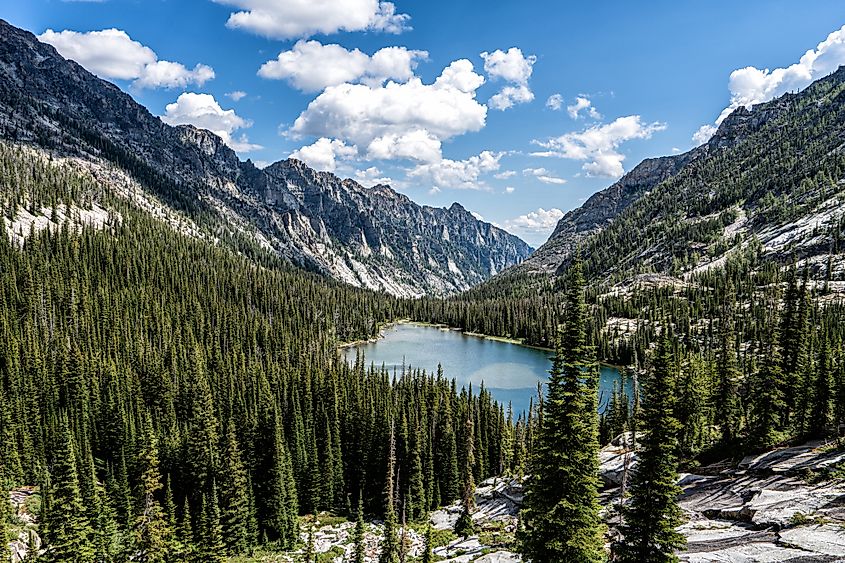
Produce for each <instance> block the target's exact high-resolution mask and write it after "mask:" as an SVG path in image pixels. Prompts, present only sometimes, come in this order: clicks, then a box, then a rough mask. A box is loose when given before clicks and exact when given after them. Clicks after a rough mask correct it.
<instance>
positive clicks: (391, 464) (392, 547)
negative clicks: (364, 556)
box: [379, 423, 399, 563]
mask: <svg viewBox="0 0 845 563" xmlns="http://www.w3.org/2000/svg"><path fill="white" fill-rule="evenodd" d="M388 447H389V449H388V460H387V478H386V481H385V482H386V485H385V490H384V497H385V498H384V503H385V505H384V539H382V542H381V555H379V563H398V561H399V539H398V537H397V535H396V527H397V525H398V523H397V521H396V506H395V504H396V492H395V475H394V474H395V471H396V435H395V430H394V425H393V423H391V425H390V443H389V446H388Z"/></svg>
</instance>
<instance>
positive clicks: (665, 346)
mask: <svg viewBox="0 0 845 563" xmlns="http://www.w3.org/2000/svg"><path fill="white" fill-rule="evenodd" d="M651 371H652V373H651V374H650V377H649V379H648V381H647V383H646V388H645V391H644V395H645V396H644V400H643V404H642V409H643V425H644V426H645V428H647V429H648V431H647V432H646V433H645V434H644V436H643V437H642V438H640V444H641V449H640V452H639V458H638V463H637V466H636V468H635V470H634V474H633V477H632V479H631V487H630V494H631V499H630V502H629V504H628V505H627V506H625V507H623V509H622V512H623V515H624V518H625V523H624V524H623V525H622V526H621V527H620V532H621V534H622V537H623V539H622V541H621V542H620V543H618V544H617V545H615V546H614V554H615V556H616V559H617V560H619V561H623V562H631V563H645V562H655V563H657V562H662V561H677V560H678V557H677V555H675V552H676V551H677V550H679V549H682V548H683V547H684V545H685V543H686V540H685V539H684V536H683V535H682V534H680V533H678V532H677V531H676V530H675V528H676V527H677V526H679V525H680V524H681V521H682V514H681V509H680V508H679V507H678V495H680V493H681V489H680V487H679V486H678V484H677V482H678V458H677V455H678V438H677V435H678V431H679V429H680V428H679V424H678V421H677V419H676V418H675V415H674V411H673V409H674V406H675V396H674V386H675V376H676V367H675V358H674V357H673V353H672V344H671V342H670V341H669V337H668V335H664V336H663V338H662V340H661V341H660V344H659V347H658V349H657V352H656V356H655V358H654V365H653V366H652V370H651Z"/></svg>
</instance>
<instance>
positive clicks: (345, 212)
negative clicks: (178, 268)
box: [0, 20, 532, 297]
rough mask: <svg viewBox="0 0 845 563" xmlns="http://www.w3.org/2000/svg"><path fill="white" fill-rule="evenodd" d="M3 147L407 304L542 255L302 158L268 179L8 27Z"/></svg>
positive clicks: (180, 221)
mask: <svg viewBox="0 0 845 563" xmlns="http://www.w3.org/2000/svg"><path fill="white" fill-rule="evenodd" d="M0 138H2V139H4V140H6V141H7V142H10V143H15V144H21V145H25V146H29V147H37V148H38V149H39V150H41V151H45V154H49V157H50V158H52V159H59V160H66V161H68V160H69V161H72V163H73V164H72V165H73V166H75V167H78V168H84V169H86V170H88V172H89V173H91V174H93V175H95V176H96V177H97V179H98V180H99V181H100V182H102V183H103V184H104V185H106V186H109V187H110V188H111V189H112V190H113V191H116V192H119V193H122V194H123V195H126V196H127V197H129V198H131V199H133V200H135V201H136V203H138V204H139V205H142V206H144V207H145V208H148V209H150V210H151V211H153V212H155V213H156V214H158V215H160V216H162V217H169V220H170V221H171V223H172V224H174V225H175V226H177V227H178V228H180V229H183V230H185V231H186V232H190V233H195V234H197V235H198V236H204V237H207V238H209V239H211V240H213V241H215V242H217V243H224V244H231V245H232V247H233V248H235V249H236V250H239V251H244V249H245V248H252V249H253V250H255V251H258V252H264V251H269V252H272V253H275V254H277V255H279V256H282V257H284V258H286V259H288V260H289V261H290V262H292V263H293V264H296V265H298V266H301V267H304V268H307V269H310V270H313V271H316V272H320V273H323V274H326V275H329V276H331V277H334V278H336V279H338V280H341V281H344V282H348V283H350V284H353V285H356V286H359V287H364V288H368V289H374V290H380V291H385V292H387V293H390V294H393V295H396V296H402V297H417V296H421V295H435V296H438V295H439V296H442V295H447V294H452V293H455V292H458V291H461V290H464V289H467V288H469V287H471V286H473V285H475V284H478V283H479V282H481V281H483V280H485V279H487V278H489V277H490V276H492V275H495V274H496V273H498V272H500V271H503V270H505V269H507V268H508V267H511V266H513V265H516V264H518V263H519V262H521V261H522V260H524V259H525V258H527V257H528V255H529V254H530V252H531V250H532V249H531V248H530V247H529V246H528V245H527V244H526V243H525V242H523V241H522V240H520V239H519V238H518V237H516V236H513V235H511V234H509V233H507V232H505V231H504V230H502V229H499V228H497V227H495V226H493V225H491V224H489V223H486V222H483V221H480V220H478V219H476V218H475V217H474V216H473V215H472V214H471V213H470V212H468V211H467V210H466V209H464V208H463V207H462V206H461V205H459V204H457V203H455V204H453V205H452V206H451V207H449V208H446V209H443V208H433V207H428V206H421V205H417V204H416V203H414V202H413V201H411V200H410V199H409V198H408V197H406V196H404V195H402V194H400V193H398V192H396V191H395V190H393V189H391V188H390V187H389V186H385V185H377V186H373V187H364V186H362V185H360V184H358V183H357V182H355V181H353V180H349V179H341V178H339V177H337V176H335V175H333V174H330V173H325V172H317V171H315V170H312V169H311V168H309V167H308V166H306V165H305V164H304V163H302V162H300V161H297V160H294V159H288V160H284V161H281V162H276V163H275V164H272V165H270V166H268V167H267V168H265V169H259V168H258V167H256V166H255V165H254V164H253V163H252V162H251V161H249V160H247V161H245V162H244V161H241V160H239V158H238V156H237V155H236V154H235V152H234V151H233V150H232V149H230V148H229V147H228V146H227V145H226V144H225V143H224V142H223V140H222V139H221V138H219V137H218V136H216V135H214V134H213V133H211V132H209V131H206V130H202V129H197V128H195V127H193V126H190V125H180V126H176V127H172V126H170V125H167V124H165V123H163V122H162V121H161V120H160V119H159V118H158V117H156V116H154V115H152V114H151V113H150V112H149V111H147V110H146V109H145V108H144V107H142V106H141V105H139V104H138V103H136V102H135V101H134V100H133V99H132V97H131V96H129V95H128V94H126V93H124V92H123V91H121V90H120V89H119V88H118V87H117V86H115V85H113V84H111V83H109V82H107V81H104V80H101V79H99V78H97V77H96V76H94V75H92V74H91V73H89V72H88V71H86V70H85V69H84V68H82V67H81V66H80V65H78V64H77V63H75V62H73V61H70V60H66V59H64V58H63V57H62V56H61V55H59V54H58V53H57V52H56V50H55V49H54V48H53V47H51V46H49V45H46V44H44V43H41V42H39V41H38V40H37V39H36V37H35V36H34V35H32V34H31V33H29V32H27V31H24V30H21V29H18V28H16V27H14V26H12V25H10V24H8V23H6V22H4V21H1V20H0ZM12 219H13V220H12V223H14V222H15V218H14V217H13V218H12ZM18 219H19V218H18ZM19 222H20V221H19V220H18V223H19ZM17 227H18V229H20V224H18V225H17Z"/></svg>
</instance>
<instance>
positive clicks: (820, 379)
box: [810, 339, 834, 436]
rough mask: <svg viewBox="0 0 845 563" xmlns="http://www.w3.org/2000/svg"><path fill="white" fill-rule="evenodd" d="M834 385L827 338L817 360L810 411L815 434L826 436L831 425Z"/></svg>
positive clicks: (811, 432) (811, 424) (811, 426)
mask: <svg viewBox="0 0 845 563" xmlns="http://www.w3.org/2000/svg"><path fill="white" fill-rule="evenodd" d="M833 386H834V384H833V361H832V358H831V353H830V345H829V344H828V341H827V340H826V339H825V340H824V342H823V344H822V348H821V350H820V351H819V358H818V361H817V362H816V374H815V382H814V386H813V406H812V409H811V412H810V434H811V435H813V436H824V434H825V431H826V430H827V427H828V426H829V425H830V422H831V415H832V413H831V399H832V395H833Z"/></svg>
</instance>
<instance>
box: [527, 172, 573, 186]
mask: <svg viewBox="0 0 845 563" xmlns="http://www.w3.org/2000/svg"><path fill="white" fill-rule="evenodd" d="M522 173H523V174H524V175H526V176H534V177H535V178H537V179H538V180H540V181H541V182H543V183H544V184H558V185H560V184H565V183H566V180H564V179H563V178H559V177H557V176H555V175H554V174H552V173H551V172H549V171H548V170H546V169H545V168H526V169H525V170H523V171H522Z"/></svg>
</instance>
